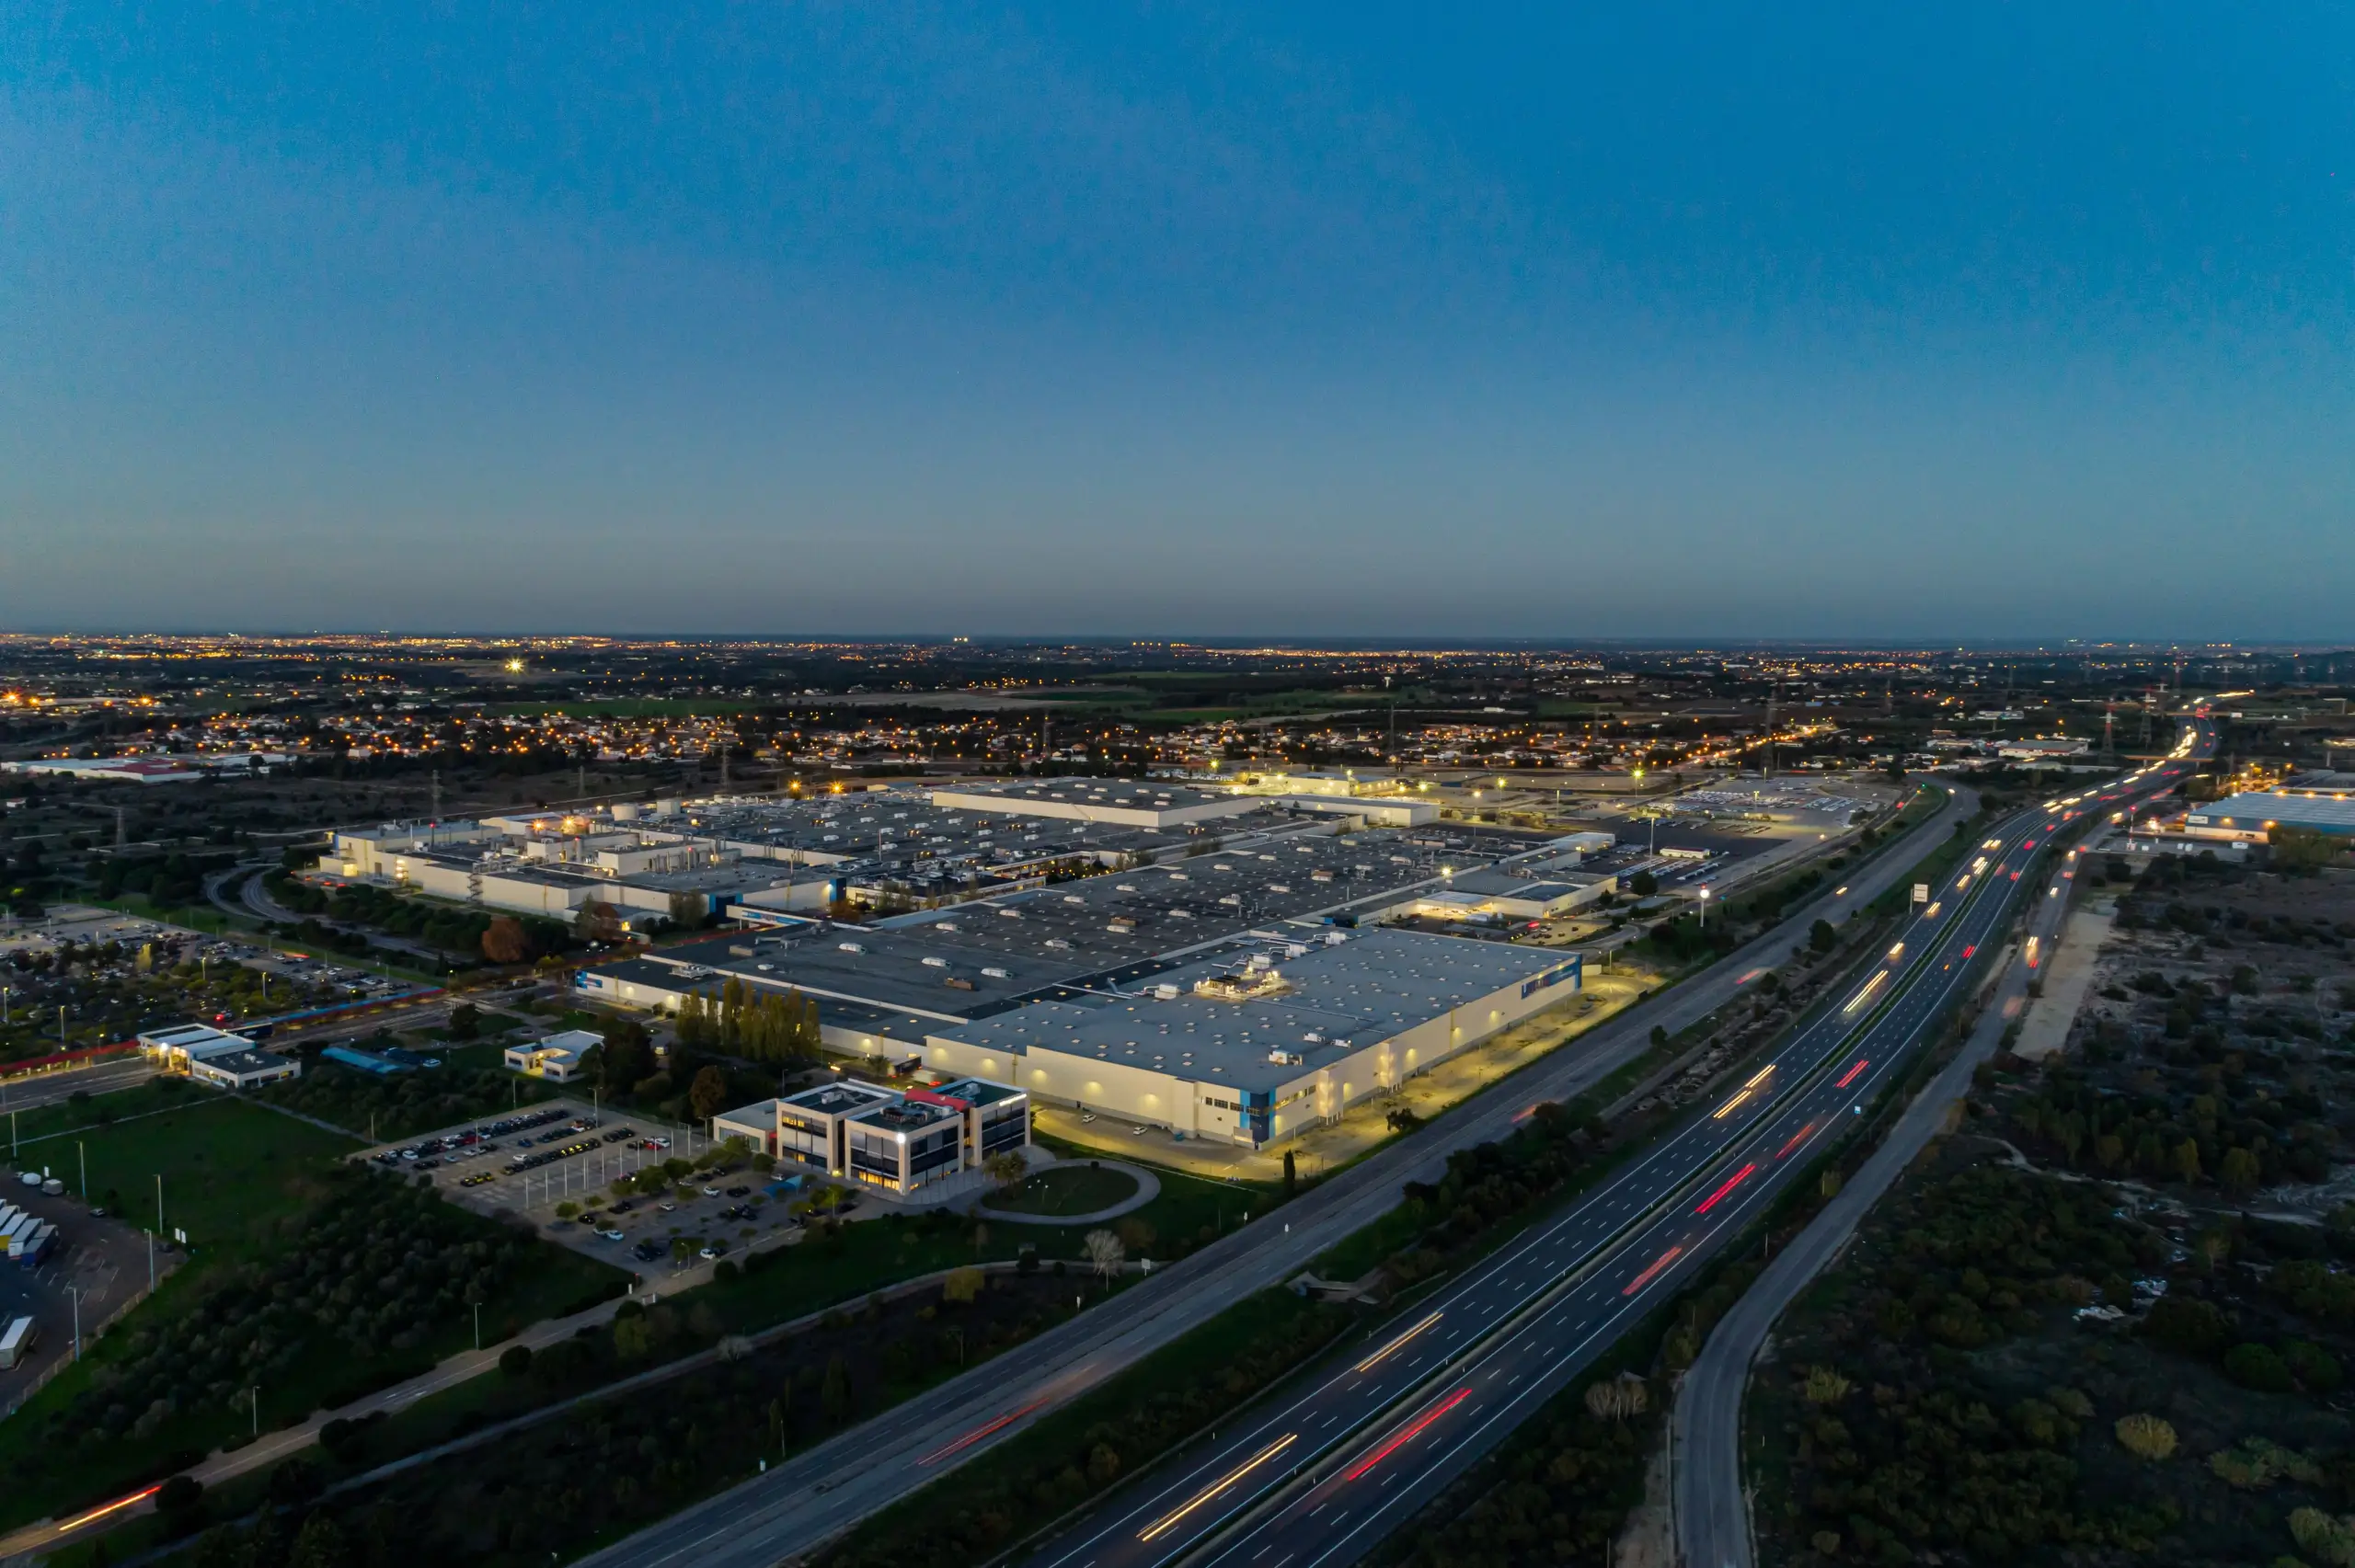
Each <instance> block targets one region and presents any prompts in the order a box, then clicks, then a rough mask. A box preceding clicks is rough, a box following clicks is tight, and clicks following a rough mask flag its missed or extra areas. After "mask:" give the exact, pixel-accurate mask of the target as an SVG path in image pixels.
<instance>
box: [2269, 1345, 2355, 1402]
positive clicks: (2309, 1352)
mask: <svg viewBox="0 0 2355 1568" xmlns="http://www.w3.org/2000/svg"><path fill="white" fill-rule="evenodd" d="M2281 1359H2282V1360H2283V1361H2284V1362H2286V1363H2287V1364H2288V1365H2289V1368H2290V1375H2291V1376H2292V1377H2293V1378H2295V1379H2298V1382H2299V1384H2300V1385H2301V1386H2302V1387H2303V1388H2304V1389H2305V1390H2306V1391H2307V1392H2309V1393H2317V1394H2326V1393H2330V1392H2332V1391H2335V1390H2336V1389H2337V1388H2338V1385H2339V1384H2340V1383H2341V1382H2343V1381H2345V1380H2346V1379H2345V1374H2344V1373H2342V1372H2341V1371H2340V1369H2339V1366H2338V1356H2333V1355H2332V1354H2331V1353H2330V1352H2329V1351H2327V1350H2325V1349H2324V1348H2323V1347H2322V1346H2321V1345H2312V1344H2309V1343H2307V1342H2306V1341H2305V1340H2303V1339H2293V1340H2292V1341H2291V1342H2290V1343H2289V1344H2287V1345H2283V1346H2282V1347H2281Z"/></svg>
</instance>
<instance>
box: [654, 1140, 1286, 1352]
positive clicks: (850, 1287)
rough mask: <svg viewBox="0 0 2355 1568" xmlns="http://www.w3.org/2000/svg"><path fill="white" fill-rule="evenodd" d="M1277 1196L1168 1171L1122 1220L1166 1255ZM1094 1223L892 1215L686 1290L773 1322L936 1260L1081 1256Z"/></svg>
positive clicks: (1135, 1237)
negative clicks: (1032, 1252)
mask: <svg viewBox="0 0 2355 1568" xmlns="http://www.w3.org/2000/svg"><path fill="white" fill-rule="evenodd" d="M1097 1174H1099V1175H1106V1176H1109V1175H1112V1174H1115V1173H1112V1172H1099V1173H1097ZM1131 1190H1132V1191H1133V1190H1134V1189H1133V1187H1132V1188H1131ZM868 1201H869V1202H870V1203H871V1202H873V1201H874V1200H872V1199H869V1200H868ZM1116 1201H1117V1200H1116ZM1276 1205H1277V1199H1276V1198H1275V1197H1274V1196H1271V1195H1270V1194H1269V1192H1268V1191H1266V1190H1265V1189H1263V1188H1260V1187H1257V1186H1252V1185H1242V1184H1237V1185H1226V1184H1223V1183H1219V1182H1205V1181H1201V1180H1199V1179H1198V1178H1196V1177H1192V1176H1184V1175H1179V1174H1177V1173H1175V1172H1163V1173H1161V1193H1160V1196H1157V1197H1155V1199H1154V1200H1153V1201H1152V1202H1151V1203H1148V1204H1146V1205H1145V1206H1144V1207H1142V1208H1140V1209H1138V1210H1136V1212H1134V1213H1133V1214H1127V1215H1123V1216H1121V1217H1120V1219H1119V1220H1118V1221H1116V1222H1115V1223H1117V1224H1118V1225H1120V1226H1121V1227H1123V1228H1125V1230H1126V1231H1127V1239H1128V1242H1129V1255H1130V1256H1132V1257H1152V1258H1155V1259H1160V1260H1164V1261H1167V1260H1171V1259H1175V1258H1177V1257H1178V1256H1181V1255H1183V1254H1184V1253H1189V1252H1191V1251H1193V1250H1194V1249H1195V1248H1196V1247H1199V1246H1201V1245H1203V1244H1204V1243H1206V1242H1211V1241H1212V1240H1215V1239H1216V1238H1217V1237H1218V1235H1219V1234H1220V1233H1222V1232H1223V1231H1225V1230H1232V1229H1233V1228H1234V1227H1235V1225H1237V1224H1239V1223H1241V1222H1242V1220H1243V1219H1244V1218H1245V1216H1246V1215H1249V1214H1260V1215H1264V1214H1266V1213H1268V1212H1269V1211H1270V1210H1271V1209H1273V1208H1274V1207H1276ZM1080 1212H1083V1213H1085V1212H1086V1210H1085V1209H1083V1210H1081V1211H1080ZM1094 1229H1097V1227H1095V1226H1090V1225H1015V1224H1007V1223H1005V1222H1000V1223H998V1224H994V1225H993V1224H990V1223H988V1222H987V1221H986V1220H984V1221H982V1223H980V1224H975V1223H974V1222H973V1221H971V1220H970V1219H962V1218H961V1217H959V1216H956V1215H951V1214H941V1215H937V1216H930V1215H926V1216H905V1215H896V1214H887V1215H885V1216H884V1217H882V1218H880V1219H860V1220H857V1221H856V1222H855V1223H852V1224H848V1225H844V1226H843V1227H842V1228H841V1229H840V1230H837V1231H835V1232H834V1233H833V1235H831V1236H828V1237H826V1238H824V1239H822V1240H820V1239H816V1238H813V1239H811V1240H810V1241H808V1242H803V1243H801V1244H799V1245H798V1246H794V1247H791V1248H788V1249H787V1250H786V1252H785V1253H784V1254H783V1255H782V1256H781V1257H779V1258H777V1259H776V1260H775V1261H774V1262H773V1263H771V1264H770V1265H769V1266H767V1267H766V1268H764V1269H763V1270H761V1271H760V1272H759V1273H757V1274H751V1275H746V1276H741V1277H740V1278H737V1279H733V1280H727V1281H722V1282H719V1283H716V1284H713V1285H708V1286H705V1287H703V1288H699V1289H697V1290H694V1291H690V1292H688V1293H687V1295H686V1296H684V1297H682V1298H681V1299H682V1300H692V1301H701V1300H708V1301H710V1302H711V1303H712V1306H713V1308H714V1310H717V1311H718V1312H719V1313H720V1314H721V1316H722V1317H723V1318H725V1319H726V1320H727V1322H728V1326H729V1328H730V1329H735V1330H752V1329H756V1328H765V1327H766V1326H768V1325H769V1324H771V1323H777V1322H785V1321H787V1319H790V1318H795V1317H798V1316H800V1315H801V1314H802V1313H804V1312H814V1311H817V1310H821V1309H822V1308H826V1307H831V1306H833V1305H835V1304H836V1303H838V1302H843V1301H855V1300H857V1299H860V1298H862V1297H864V1296H866V1295H867V1293H868V1292H869V1291H872V1290H879V1289H881V1288H883V1287H885V1286H887V1285H890V1284H893V1283H895V1282H897V1281H899V1280H902V1279H907V1278H911V1277H913V1276H916V1275H919V1274H928V1273H931V1272H933V1271H934V1270H936V1269H944V1268H955V1267H958V1266H959V1265H963V1264H970V1263H982V1262H987V1261H993V1260H995V1261H1007V1262H1010V1261H1012V1260H1013V1259H1014V1258H1016V1257H1017V1256H1019V1255H1020V1253H1021V1252H1022V1249H1023V1248H1025V1247H1036V1248H1037V1249H1038V1251H1039V1256H1040V1259H1041V1260H1042V1261H1044V1262H1046V1263H1049V1264H1052V1263H1053V1262H1055V1261H1056V1260H1058V1259H1060V1260H1063V1261H1065V1262H1068V1263H1072V1264H1074V1265H1076V1264H1078V1263H1079V1262H1080V1261H1081V1260H1082V1259H1084V1258H1085V1257H1086V1253H1087V1232H1088V1231H1089V1230H1094Z"/></svg>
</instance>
